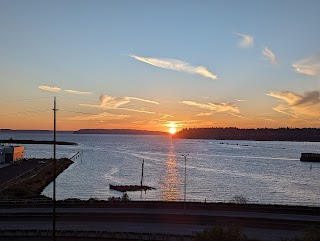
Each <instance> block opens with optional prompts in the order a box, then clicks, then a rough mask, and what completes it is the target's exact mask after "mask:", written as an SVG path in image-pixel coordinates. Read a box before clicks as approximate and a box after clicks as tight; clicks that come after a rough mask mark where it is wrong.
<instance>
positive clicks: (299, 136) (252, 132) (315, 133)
mask: <svg viewBox="0 0 320 241" xmlns="http://www.w3.org/2000/svg"><path fill="white" fill-rule="evenodd" d="M174 137H176V138H184V139H214V140H256V141H320V128H288V127H287V128H277V129H270V128H258V129H239V128H236V127H228V128H187V129H183V130H181V131H179V132H177V133H176V134H175V135H174Z"/></svg>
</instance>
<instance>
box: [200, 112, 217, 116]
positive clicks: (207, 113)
mask: <svg viewBox="0 0 320 241" xmlns="http://www.w3.org/2000/svg"><path fill="white" fill-rule="evenodd" d="M210 115H213V113H212V112H204V113H199V114H196V116H210Z"/></svg>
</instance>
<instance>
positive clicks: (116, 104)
mask: <svg viewBox="0 0 320 241" xmlns="http://www.w3.org/2000/svg"><path fill="white" fill-rule="evenodd" d="M100 101H101V102H100V104H99V105H91V104H80V105H81V106H86V107H95V108H100V109H114V110H115V109H116V110H125V111H132V112H139V113H147V114H155V112H153V111H147V110H145V109H144V108H141V107H139V106H138V105H137V107H138V108H139V109H132V108H127V107H124V105H126V104H128V103H131V102H133V101H138V102H145V103H149V104H154V105H158V104H159V103H158V102H157V101H153V100H147V99H141V98H137V97H127V96H124V97H114V96H109V95H102V96H100Z"/></svg>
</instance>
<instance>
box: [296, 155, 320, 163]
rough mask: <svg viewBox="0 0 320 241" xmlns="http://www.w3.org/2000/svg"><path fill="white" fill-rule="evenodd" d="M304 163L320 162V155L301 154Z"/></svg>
mask: <svg viewBox="0 0 320 241" xmlns="http://www.w3.org/2000/svg"><path fill="white" fill-rule="evenodd" d="M300 161H302V162H320V153H301V157H300Z"/></svg>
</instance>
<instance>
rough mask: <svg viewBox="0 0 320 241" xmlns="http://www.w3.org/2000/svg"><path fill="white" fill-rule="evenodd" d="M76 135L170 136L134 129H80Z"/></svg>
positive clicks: (75, 132) (164, 133)
mask: <svg viewBox="0 0 320 241" xmlns="http://www.w3.org/2000/svg"><path fill="white" fill-rule="evenodd" d="M73 133H74V134H117V135H119V134H123V135H168V133H166V132H161V131H144V130H132V129H80V130H78V131H74V132H73Z"/></svg>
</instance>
